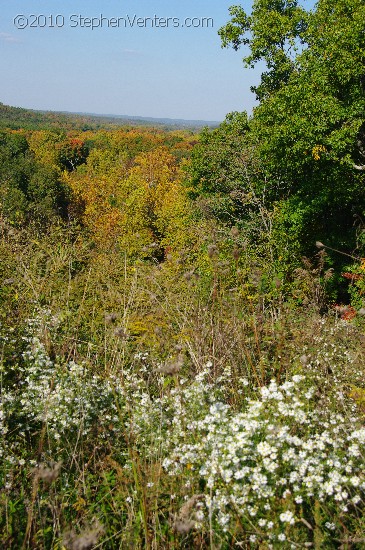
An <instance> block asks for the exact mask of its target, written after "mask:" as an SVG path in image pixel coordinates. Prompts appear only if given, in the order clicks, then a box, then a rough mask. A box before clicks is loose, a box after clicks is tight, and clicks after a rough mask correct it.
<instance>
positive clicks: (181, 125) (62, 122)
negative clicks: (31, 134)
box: [0, 102, 220, 131]
mask: <svg viewBox="0 0 365 550" xmlns="http://www.w3.org/2000/svg"><path fill="white" fill-rule="evenodd" d="M219 124H220V123H219V122H216V121H206V120H183V119H170V118H152V117H139V116H128V115H110V114H107V115H99V114H95V113H70V112H68V111H59V112H58V111H36V110H33V109H24V108H22V107H11V106H9V105H4V104H3V103H1V102H0V128H11V129H14V130H17V129H20V128H26V129H29V130H35V129H52V128H54V129H55V128H60V127H64V128H65V129H66V130H79V131H87V130H97V129H101V128H106V129H107V128H110V129H112V128H115V127H118V126H154V127H159V128H161V129H175V130H176V129H190V130H199V129H201V128H203V127H204V126H209V127H216V126H218V125H219Z"/></svg>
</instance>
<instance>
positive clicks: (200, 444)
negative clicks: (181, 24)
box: [0, 0, 365, 550]
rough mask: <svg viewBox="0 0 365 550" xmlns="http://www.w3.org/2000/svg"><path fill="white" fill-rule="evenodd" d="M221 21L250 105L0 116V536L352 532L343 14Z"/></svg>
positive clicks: (356, 92)
mask: <svg viewBox="0 0 365 550" xmlns="http://www.w3.org/2000/svg"><path fill="white" fill-rule="evenodd" d="M269 4H270V5H269ZM274 4H275V6H274ZM231 16H232V21H231V22H230V23H229V24H227V26H226V27H224V28H223V29H221V31H220V33H221V37H222V40H223V44H224V45H228V44H232V45H233V46H234V47H235V48H238V47H239V45H240V44H246V45H247V44H248V45H249V46H250V48H251V52H252V56H251V58H246V62H247V63H253V62H255V61H257V60H259V59H261V58H262V57H263V58H264V59H265V60H266V63H267V66H268V72H267V73H265V74H264V75H263V79H262V84H261V86H260V87H259V88H258V89H257V90H256V93H257V95H258V97H259V99H260V105H259V106H258V107H257V109H256V110H255V112H254V114H253V115H252V116H251V117H249V116H247V114H246V113H231V114H230V115H228V116H227V117H226V120H225V121H224V122H223V123H222V124H221V125H220V126H219V128H216V129H205V130H203V131H202V132H201V133H200V134H199V135H197V134H196V133H193V132H189V131H187V130H171V131H165V130H161V129H154V128H149V127H138V128H136V127H131V126H125V127H122V128H110V127H108V128H100V129H92V130H90V129H85V128H84V129H76V128H71V129H69V128H66V129H65V128H64V127H63V126H62V120H61V121H60V123H59V126H57V125H56V126H55V128H49V127H48V126H47V125H45V127H44V128H41V127H37V128H28V127H26V126H24V127H23V128H22V127H21V126H20V125H19V127H17V129H14V126H13V125H12V126H11V127H7V128H6V127H4V129H3V130H1V132H0V206H1V211H0V258H1V262H0V304H1V308H0V344H1V351H0V359H1V361H0V391H1V394H0V480H1V481H0V485H1V489H0V546H1V547H2V548H4V549H6V548H9V549H10V548H11V549H13V548H14V549H18V548H19V549H20V548H23V549H28V548H39V549H54V550H61V549H65V548H66V549H68V550H87V549H90V550H91V549H92V548H95V549H96V548H105V549H111V550H112V549H117V548H123V549H124V548H133V549H138V548H141V549H142V548H148V549H151V550H152V549H156V550H157V549H176V550H177V549H181V548H186V549H188V548H201V549H203V548H211V549H217V550H218V549H222V550H223V549H229V548H244V549H250V548H252V549H256V548H257V549H262V550H263V549H270V548H273V549H286V548H288V549H291V548H293V549H294V548H315V549H332V548H333V549H334V548H343V549H350V548H353V549H361V548H364V547H365V520H364V504H365V462H364V457H365V424H364V415H365V382H364V380H365V377H364V374H365V367H364V365H365V297H364V292H365V260H364V256H365V224H364V214H365V193H364V173H365V167H364V166H363V164H362V162H363V157H364V156H365V141H364V139H365V138H364V135H365V134H364V125H365V121H364V116H363V113H364V107H365V105H364V103H365V100H364V75H363V74H362V73H363V67H364V65H363V60H364V56H365V49H364V33H363V30H362V34H361V32H360V30H359V29H360V22H361V25H363V21H364V20H365V13H364V7H363V4H362V3H361V2H360V1H359V2H357V1H356V2H355V1H354V0H351V2H350V0H336V1H335V2H334V1H332V2H331V3H329V2H328V1H327V0H320V2H319V3H318V5H317V7H316V9H314V10H313V11H312V12H306V11H305V10H302V9H301V8H299V7H298V6H297V5H296V3H295V2H277V3H268V2H266V1H264V0H256V1H255V2H254V9H253V12H252V14H251V15H250V16H248V15H247V14H245V12H244V11H243V10H242V9H241V8H238V7H234V8H232V9H231ZM268 16H270V18H271V19H270V18H269V19H268ZM331 18H332V19H331ZM265 25H266V26H265ZM275 25H277V28H276V27H275ZM327 25H328V27H327ZM268 27H270V29H271V34H270V36H274V34H272V29H273V28H276V31H277V35H276V38H275V40H274V39H272V41H271V42H269V39H268V36H267V29H268ZM361 28H362V27H361ZM333 29H336V32H333ZM247 33H249V34H248V35H247ZM280 33H282V34H281V35H280ZM247 36H249V38H247ZM350 38H351V40H350ZM298 40H299V41H300V43H301V46H300V47H299V46H298V43H299V42H298ZM265 45H266V46H265ZM294 46H296V47H297V48H298V49H297V52H296V54H295V55H293V53H292V51H293V50H292V48H293V47H294ZM265 47H266V49H265ZM285 48H287V49H285ZM334 57H335V59H334ZM361 71H362V72H361ZM319 75H321V78H320V79H319ZM316 94H317V95H316ZM324 107H325V108H324ZM9 109H10V108H8V109H7V110H6V113H7V115H6V116H7V117H9V116H10V115H9ZM22 116H23V115H22ZM10 118H11V120H12V121H14V120H15V119H16V112H12V116H11V117H10ZM40 124H41V123H40Z"/></svg>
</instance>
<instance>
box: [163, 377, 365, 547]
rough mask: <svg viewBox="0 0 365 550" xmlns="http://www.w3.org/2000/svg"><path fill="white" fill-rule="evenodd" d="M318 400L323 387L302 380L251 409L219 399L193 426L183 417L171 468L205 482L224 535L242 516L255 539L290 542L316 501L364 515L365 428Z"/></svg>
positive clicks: (167, 463)
mask: <svg viewBox="0 0 365 550" xmlns="http://www.w3.org/2000/svg"><path fill="white" fill-rule="evenodd" d="M317 401H318V395H317V389H316V388H315V387H310V385H309V384H308V381H307V380H306V379H305V377H303V376H301V375H296V376H294V377H293V378H292V379H291V380H290V381H287V382H285V383H284V384H282V385H278V384H277V383H276V382H275V381H274V380H273V381H272V382H271V383H270V384H269V385H268V386H266V387H263V388H261V390H260V397H259V399H256V400H247V403H246V409H245V411H244V412H235V411H233V410H232V409H231V407H230V406H229V405H227V404H225V403H222V402H219V401H216V402H213V403H211V404H210V406H209V410H205V411H204V415H203V416H201V417H200V418H195V419H191V418H190V419H189V420H188V421H187V424H186V425H185V429H181V420H180V416H181V415H180V414H179V415H178V416H179V418H177V419H174V420H173V422H172V425H173V426H179V429H177V430H175V431H174V433H173V435H172V440H173V445H172V447H171V448H172V451H171V453H170V456H169V457H167V458H166V459H165V460H164V463H163V464H164V468H165V470H166V471H167V472H168V473H169V474H170V475H173V476H190V477H193V478H195V479H196V480H199V479H200V485H201V484H202V482H203V483H204V484H205V486H206V495H207V496H206V505H207V507H208V510H209V514H210V515H211V516H214V517H216V519H217V522H218V524H219V526H220V528H221V529H223V531H228V530H229V529H230V528H231V527H232V525H233V524H234V523H235V522H236V521H237V518H239V520H240V521H241V522H248V524H249V526H250V529H251V530H252V529H254V531H255V532H254V534H253V536H254V537H256V536H262V537H263V536H265V537H268V538H269V539H270V540H277V541H280V540H281V541H282V540H285V537H286V532H287V530H288V528H290V526H291V525H294V524H295V523H297V522H298V521H301V518H303V519H304V521H305V522H306V524H307V525H309V526H311V522H312V521H313V518H312V517H311V515H310V513H309V515H308V512H307V517H306V515H305V513H304V509H306V510H310V509H311V508H312V509H313V504H314V502H319V503H323V505H325V506H326V508H327V510H329V511H330V510H332V513H333V514H334V516H335V515H336V514H345V515H346V514H350V513H353V512H354V510H355V515H356V514H357V513H358V511H359V510H360V509H361V506H362V505H363V503H364V492H365V465H364V460H363V458H364V454H365V446H364V444H365V428H364V427H362V426H361V424H360V423H359V422H358V421H357V419H356V418H352V417H351V418H346V417H345V415H344V414H339V413H331V412H329V411H328V410H320V409H319V408H318V406H317V404H316V403H317ZM200 403H202V400H201V399H200ZM187 433H189V437H188V438H187ZM335 523H336V522H335V521H334V523H332V522H329V523H328V525H331V528H334V527H335Z"/></svg>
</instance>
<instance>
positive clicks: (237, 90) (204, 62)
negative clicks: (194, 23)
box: [0, 0, 260, 120]
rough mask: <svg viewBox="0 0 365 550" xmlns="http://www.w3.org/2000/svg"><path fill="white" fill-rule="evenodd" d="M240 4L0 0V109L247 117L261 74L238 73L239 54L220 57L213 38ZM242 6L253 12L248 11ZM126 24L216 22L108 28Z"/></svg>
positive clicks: (222, 0)
mask: <svg viewBox="0 0 365 550" xmlns="http://www.w3.org/2000/svg"><path fill="white" fill-rule="evenodd" d="M236 3H239V2H237V0H194V1H193V0H183V1H182V0H138V1H136V0H134V1H132V0H104V2H102V0H73V1H70V0H62V1H60V0H52V1H50V0H22V1H21V0H1V11H0V74H1V86H0V101H1V102H3V103H6V104H10V105H14V106H21V107H28V108H33V109H50V110H67V111H81V112H93V113H104V114H107V113H112V114H126V115H138V116H151V117H170V118H185V119H202V120H222V119H223V118H224V116H225V114H226V113H227V112H230V111H235V110H238V111H242V110H251V108H252V106H253V105H254V96H253V94H252V93H251V92H250V86H252V85H253V84H255V83H257V81H258V79H259V74H260V73H259V71H257V70H247V69H244V68H243V64H242V53H241V52H234V51H233V50H231V49H221V47H220V40H219V36H218V35H217V31H218V29H219V28H220V27H221V26H222V25H223V24H224V23H226V22H227V21H228V19H229V15H228V7H229V6H230V5H232V4H236ZM241 4H242V5H243V6H244V7H245V8H246V9H247V10H250V6H251V2H248V1H243V2H241ZM101 14H102V15H103V16H104V18H106V19H104V22H103V27H102V28H96V29H94V30H92V29H91V28H88V27H87V25H89V22H88V21H87V18H100V15H101ZM17 15H25V16H27V17H28V23H29V25H30V24H32V25H34V27H33V28H30V27H29V26H28V27H27V28H25V29H22V30H19V29H17V28H16V27H15V25H14V18H15V16H17ZM51 15H53V16H55V15H60V16H61V17H59V18H58V20H57V24H59V25H60V28H57V25H56V22H55V20H53V24H54V25H55V26H54V28H50V25H49V23H50V20H49V16H51ZM127 15H128V16H129V17H130V18H131V19H133V17H134V15H136V16H137V17H139V18H146V17H151V18H153V17H154V16H155V15H157V16H158V17H159V18H167V17H174V18H179V19H180V22H183V21H184V19H185V18H188V17H190V18H200V17H210V18H213V22H214V23H213V28H187V27H184V28H174V27H173V26H170V28H151V25H150V23H149V22H148V23H147V28H139V27H137V26H134V27H133V28H124V27H123V26H122V27H120V28H108V27H107V19H111V18H121V17H122V18H125V17H126V16H127ZM30 16H34V17H30ZM36 16H46V17H47V20H46V26H44V25H45V18H44V17H39V18H38V17H36ZM70 16H74V17H72V18H70ZM80 16H81V17H82V18H85V19H81V20H80ZM63 21H64V25H63V26H62V23H63ZM80 21H81V23H80ZM96 22H97V20H96ZM22 23H23V20H22V19H20V24H22ZM112 24H113V23H112ZM114 24H115V23H114ZM37 25H40V26H43V28H36V26H37ZM170 25H172V23H170Z"/></svg>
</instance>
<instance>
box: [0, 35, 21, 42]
mask: <svg viewBox="0 0 365 550" xmlns="http://www.w3.org/2000/svg"><path fill="white" fill-rule="evenodd" d="M0 40H2V41H3V42H12V43H15V42H20V40H19V39H18V38H17V37H16V36H13V35H12V34H8V33H7V32H0Z"/></svg>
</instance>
